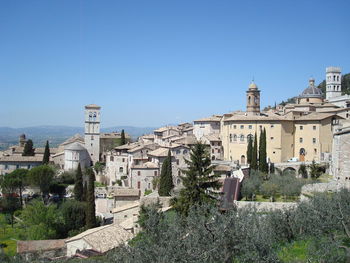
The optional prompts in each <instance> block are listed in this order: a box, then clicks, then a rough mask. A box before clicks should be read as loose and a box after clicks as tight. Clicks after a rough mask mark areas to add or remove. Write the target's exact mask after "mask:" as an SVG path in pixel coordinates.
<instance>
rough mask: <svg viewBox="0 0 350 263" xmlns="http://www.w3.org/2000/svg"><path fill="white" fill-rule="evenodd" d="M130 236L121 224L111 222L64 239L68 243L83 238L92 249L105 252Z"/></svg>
mask: <svg viewBox="0 0 350 263" xmlns="http://www.w3.org/2000/svg"><path fill="white" fill-rule="evenodd" d="M132 237H133V235H132V234H131V233H129V232H128V231H126V230H124V229H123V228H122V227H121V226H118V225H115V224H113V225H107V226H100V227H96V228H92V229H89V230H86V231H84V232H83V233H80V234H79V235H76V236H74V237H72V238H70V239H68V240H66V243H67V244H68V243H69V242H72V241H75V240H79V239H83V240H84V241H85V242H87V243H88V244H89V245H90V246H91V247H92V249H94V250H96V251H98V252H101V253H105V252H107V251H109V250H111V249H113V248H116V247H118V246H120V245H122V244H124V243H126V242H127V241H128V240H130V239H131V238H132Z"/></svg>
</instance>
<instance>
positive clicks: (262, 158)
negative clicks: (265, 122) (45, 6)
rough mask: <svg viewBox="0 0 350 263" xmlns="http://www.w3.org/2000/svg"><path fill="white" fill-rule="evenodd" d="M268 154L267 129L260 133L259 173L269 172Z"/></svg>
mask: <svg viewBox="0 0 350 263" xmlns="http://www.w3.org/2000/svg"><path fill="white" fill-rule="evenodd" d="M266 158H267V154H266V129H265V128H264V130H263V131H261V133H260V141H259V171H260V172H263V173H267V172H268V165H267V161H266Z"/></svg>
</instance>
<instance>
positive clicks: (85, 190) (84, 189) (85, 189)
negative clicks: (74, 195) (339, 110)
mask: <svg viewBox="0 0 350 263" xmlns="http://www.w3.org/2000/svg"><path fill="white" fill-rule="evenodd" d="M82 199H83V201H84V202H86V201H87V183H86V182H85V183H84V187H83V197H82Z"/></svg>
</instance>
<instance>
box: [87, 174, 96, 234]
mask: <svg viewBox="0 0 350 263" xmlns="http://www.w3.org/2000/svg"><path fill="white" fill-rule="evenodd" d="M86 172H87V175H88V178H89V179H88V184H87V209H86V227H87V228H88V229H89V228H93V227H95V226H96V209H95V174H94V171H93V170H92V169H87V170H86Z"/></svg>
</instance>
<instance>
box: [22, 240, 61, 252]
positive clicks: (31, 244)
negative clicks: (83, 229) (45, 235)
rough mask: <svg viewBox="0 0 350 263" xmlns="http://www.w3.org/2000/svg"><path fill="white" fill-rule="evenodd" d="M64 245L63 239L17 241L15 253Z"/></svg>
mask: <svg viewBox="0 0 350 263" xmlns="http://www.w3.org/2000/svg"><path fill="white" fill-rule="evenodd" d="M65 246H66V243H65V239H52V240H28V241H17V253H19V254H21V253H27V252H40V251H47V250H55V249H60V248H64V247H65Z"/></svg>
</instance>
